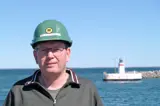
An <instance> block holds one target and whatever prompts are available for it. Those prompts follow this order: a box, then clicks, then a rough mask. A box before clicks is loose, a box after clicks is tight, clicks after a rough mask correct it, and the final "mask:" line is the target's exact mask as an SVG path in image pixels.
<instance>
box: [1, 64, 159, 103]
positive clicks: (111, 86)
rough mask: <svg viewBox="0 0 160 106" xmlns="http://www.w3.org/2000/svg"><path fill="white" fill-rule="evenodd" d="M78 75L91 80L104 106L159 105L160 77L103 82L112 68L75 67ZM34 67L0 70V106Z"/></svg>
mask: <svg viewBox="0 0 160 106" xmlns="http://www.w3.org/2000/svg"><path fill="white" fill-rule="evenodd" d="M73 70H74V71H75V72H76V73H77V74H78V75H79V76H82V77H85V78H88V79H90V80H92V81H93V82H94V83H95V85H96V86H97V89H98V92H99V94H100V96H101V98H102V101H103V103H104V105H105V106H137V105H138V106H160V96H159V95H160V79H143V80H141V81H134V82H103V81H102V79H103V72H104V71H106V72H107V73H110V72H114V71H115V69H114V68H88V69H85V68H84V69H83V68H75V69H73ZM127 70H128V71H133V70H137V71H152V70H160V68H158V67H152V68H147V67H142V68H128V69H127ZM33 72H34V69H1V70H0V85H1V86H0V106H2V104H3V102H4V99H5V97H6V95H7V93H8V91H9V89H10V87H11V86H12V84H14V83H15V82H16V81H17V80H20V79H22V78H25V77H27V76H29V75H31V74H32V73H33Z"/></svg>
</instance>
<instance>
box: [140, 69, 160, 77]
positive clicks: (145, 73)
mask: <svg viewBox="0 0 160 106" xmlns="http://www.w3.org/2000/svg"><path fill="white" fill-rule="evenodd" d="M140 73H141V74H142V78H160V70H155V71H141V72H140Z"/></svg>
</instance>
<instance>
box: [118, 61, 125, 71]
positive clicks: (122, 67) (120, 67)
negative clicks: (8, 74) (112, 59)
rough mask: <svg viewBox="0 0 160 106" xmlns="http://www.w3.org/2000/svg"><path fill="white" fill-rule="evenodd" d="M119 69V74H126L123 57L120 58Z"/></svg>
mask: <svg viewBox="0 0 160 106" xmlns="http://www.w3.org/2000/svg"><path fill="white" fill-rule="evenodd" d="M118 71H119V74H125V65H124V62H123V60H122V59H119V63H118Z"/></svg>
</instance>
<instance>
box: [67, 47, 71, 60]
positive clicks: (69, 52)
mask: <svg viewBox="0 0 160 106" xmlns="http://www.w3.org/2000/svg"><path fill="white" fill-rule="evenodd" d="M66 52H67V57H66V62H68V61H69V60H70V55H71V49H70V48H67V51H66Z"/></svg>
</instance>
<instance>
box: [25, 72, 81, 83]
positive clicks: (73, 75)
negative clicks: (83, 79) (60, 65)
mask: <svg viewBox="0 0 160 106" xmlns="http://www.w3.org/2000/svg"><path fill="white" fill-rule="evenodd" d="M66 72H67V73H68V74H69V82H72V83H75V84H78V85H79V80H78V77H77V75H76V73H75V72H73V71H72V70H71V69H66ZM40 74H41V71H40V70H36V71H35V72H34V73H33V75H32V79H31V80H30V81H28V82H26V83H25V85H29V84H32V83H35V82H37V81H38V75H40Z"/></svg>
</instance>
